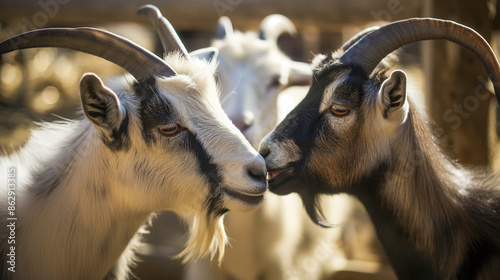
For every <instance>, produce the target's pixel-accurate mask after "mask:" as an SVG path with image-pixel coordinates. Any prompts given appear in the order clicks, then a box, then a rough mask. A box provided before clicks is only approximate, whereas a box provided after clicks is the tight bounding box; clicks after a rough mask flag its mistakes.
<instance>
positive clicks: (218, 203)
mask: <svg viewBox="0 0 500 280" xmlns="http://www.w3.org/2000/svg"><path fill="white" fill-rule="evenodd" d="M187 149H189V151H191V152H194V153H195V154H196V157H197V158H198V160H199V164H200V172H201V173H202V174H205V175H206V176H207V178H208V184H209V193H208V196H207V198H206V199H205V202H204V203H203V206H204V207H205V208H206V209H207V210H208V214H209V216H210V214H214V215H215V216H220V215H222V214H224V213H226V212H227V211H228V210H227V209H224V207H223V196H222V195H223V194H222V190H221V188H220V187H219V183H220V182H221V181H222V176H221V174H220V172H219V167H218V166H217V164H214V163H213V161H212V157H211V156H210V155H209V154H208V153H207V151H206V150H205V148H204V147H203V146H202V145H201V143H200V142H199V141H198V139H196V137H195V136H194V135H193V134H191V133H189V136H188V141H187Z"/></svg>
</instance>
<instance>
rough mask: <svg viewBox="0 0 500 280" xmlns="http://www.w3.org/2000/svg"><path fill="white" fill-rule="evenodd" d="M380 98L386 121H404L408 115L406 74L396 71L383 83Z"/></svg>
mask: <svg viewBox="0 0 500 280" xmlns="http://www.w3.org/2000/svg"><path fill="white" fill-rule="evenodd" d="M379 98H380V100H379V102H380V105H381V108H382V113H383V114H384V117H385V118H386V119H389V120H397V121H404V120H405V119H406V115H407V114H408V101H407V100H406V74H405V72H403V71H401V70H394V71H393V72H392V73H391V76H390V77H389V78H388V79H386V80H385V81H384V82H383V83H382V86H381V87H380V92H379Z"/></svg>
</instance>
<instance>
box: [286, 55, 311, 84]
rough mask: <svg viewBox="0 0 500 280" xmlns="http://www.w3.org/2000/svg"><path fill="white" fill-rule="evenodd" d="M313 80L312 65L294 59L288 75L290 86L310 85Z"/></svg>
mask: <svg viewBox="0 0 500 280" xmlns="http://www.w3.org/2000/svg"><path fill="white" fill-rule="evenodd" d="M311 82H312V69H311V65H309V64H307V63H303V62H298V61H292V62H291V65H290V74H289V76H288V84H287V85H288V86H308V85H310V84H311Z"/></svg>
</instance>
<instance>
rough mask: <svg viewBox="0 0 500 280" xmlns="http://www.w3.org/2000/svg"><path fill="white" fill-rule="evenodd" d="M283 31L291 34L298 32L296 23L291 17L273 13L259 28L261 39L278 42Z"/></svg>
mask: <svg viewBox="0 0 500 280" xmlns="http://www.w3.org/2000/svg"><path fill="white" fill-rule="evenodd" d="M283 33H289V34H291V35H295V34H296V33H297V29H295V25H294V24H293V22H292V21H291V20H290V19H289V18H287V17H285V16H284V15H279V14H273V15H268V16H267V17H265V18H264V19H263V20H262V22H261V24H260V30H259V38H260V39H261V40H269V41H274V42H278V38H279V36H280V35H281V34H283Z"/></svg>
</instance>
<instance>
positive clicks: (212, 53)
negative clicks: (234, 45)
mask: <svg viewBox="0 0 500 280" xmlns="http://www.w3.org/2000/svg"><path fill="white" fill-rule="evenodd" d="M189 54H190V55H191V57H196V58H198V59H204V60H206V61H208V62H212V60H216V59H217V56H218V55H219V50H218V49H216V48H214V47H208V48H203V49H199V50H195V51H192V52H191V53H189Z"/></svg>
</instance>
